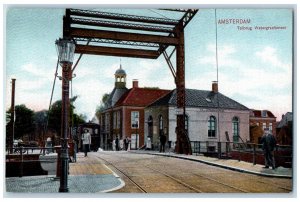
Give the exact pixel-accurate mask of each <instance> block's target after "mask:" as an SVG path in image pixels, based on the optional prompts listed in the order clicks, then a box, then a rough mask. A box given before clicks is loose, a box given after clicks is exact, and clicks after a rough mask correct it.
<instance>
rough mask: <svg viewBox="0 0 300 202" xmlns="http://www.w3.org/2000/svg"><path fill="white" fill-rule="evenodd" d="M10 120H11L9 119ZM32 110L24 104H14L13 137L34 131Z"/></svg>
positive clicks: (19, 136)
mask: <svg viewBox="0 0 300 202" xmlns="http://www.w3.org/2000/svg"><path fill="white" fill-rule="evenodd" d="M11 121H12V120H11ZM33 122H34V112H33V110H31V109H28V108H27V107H26V106H25V105H24V104H22V105H16V106H15V127H14V128H15V132H14V138H15V139H18V138H21V137H22V136H23V135H25V134H30V133H32V132H33V131H34V124H33Z"/></svg>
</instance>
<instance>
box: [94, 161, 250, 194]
mask: <svg viewBox="0 0 300 202" xmlns="http://www.w3.org/2000/svg"><path fill="white" fill-rule="evenodd" d="M97 158H99V159H101V160H103V161H105V162H106V163H107V164H108V165H110V166H112V167H113V168H115V169H116V170H117V171H118V172H120V173H122V175H124V176H125V177H126V178H127V179H129V181H130V182H131V183H132V184H134V185H135V186H137V187H138V189H139V190H141V192H143V193H147V191H146V190H145V189H144V188H143V187H142V186H141V185H139V184H138V183H137V182H135V181H134V180H133V179H132V178H131V177H130V176H128V175H127V174H126V173H125V172H123V171H122V170H121V169H120V168H118V167H116V166H115V165H114V164H113V163H112V162H109V161H107V160H106V159H104V158H101V157H97ZM127 159H128V158H127ZM123 160H124V157H123ZM125 161H126V160H125ZM125 161H124V162H125ZM151 161H156V162H158V163H160V162H159V161H157V160H155V159H151ZM119 163H120V162H119ZM143 167H146V168H148V169H150V170H152V171H155V172H157V173H160V174H161V175H164V176H165V177H167V178H169V179H172V180H174V181H176V182H177V183H179V184H181V185H182V186H184V187H187V188H188V189H190V190H192V191H193V192H195V193H204V192H203V191H202V190H200V189H199V188H195V187H193V186H191V185H189V184H187V183H185V182H184V181H182V180H180V179H178V178H176V177H173V176H171V175H169V174H167V173H165V172H163V171H160V170H158V169H155V168H153V167H150V166H149V165H145V164H144V165H143ZM191 174H192V175H195V176H198V177H202V178H205V179H208V180H210V181H213V182H215V183H218V184H221V185H223V186H227V187H230V188H231V189H235V190H237V191H239V192H243V193H248V191H246V190H243V189H240V188H237V187H234V186H231V185H228V184H225V183H222V182H220V181H218V180H215V179H212V178H209V177H205V176H203V175H200V174H196V173H191Z"/></svg>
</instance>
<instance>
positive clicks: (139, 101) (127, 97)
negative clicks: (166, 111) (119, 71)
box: [115, 88, 170, 107]
mask: <svg viewBox="0 0 300 202" xmlns="http://www.w3.org/2000/svg"><path fill="white" fill-rule="evenodd" d="M169 92H170V90H161V89H152V88H131V89H130V90H128V91H127V92H126V93H124V95H123V96H122V97H121V98H120V99H119V100H118V102H117V103H116V105H115V106H137V107H146V106H147V105H149V104H151V103H153V102H154V101H156V100H157V99H159V98H160V97H162V96H164V95H166V94H167V93H169Z"/></svg>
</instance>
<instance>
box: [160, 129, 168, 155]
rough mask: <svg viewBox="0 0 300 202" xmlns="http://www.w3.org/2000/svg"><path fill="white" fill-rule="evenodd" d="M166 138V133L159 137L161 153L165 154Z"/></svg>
mask: <svg viewBox="0 0 300 202" xmlns="http://www.w3.org/2000/svg"><path fill="white" fill-rule="evenodd" d="M166 139H167V138H166V136H165V134H164V133H162V134H161V135H160V137H159V140H160V148H159V152H165V144H166Z"/></svg>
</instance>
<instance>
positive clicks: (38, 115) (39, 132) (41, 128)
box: [34, 110, 48, 141]
mask: <svg viewBox="0 0 300 202" xmlns="http://www.w3.org/2000/svg"><path fill="white" fill-rule="evenodd" d="M47 113H48V111H47V110H42V111H38V112H35V113H34V125H35V130H34V131H35V137H34V139H35V140H36V138H38V140H39V141H43V140H44V139H45V132H46V131H45V130H46V124H47Z"/></svg>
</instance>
